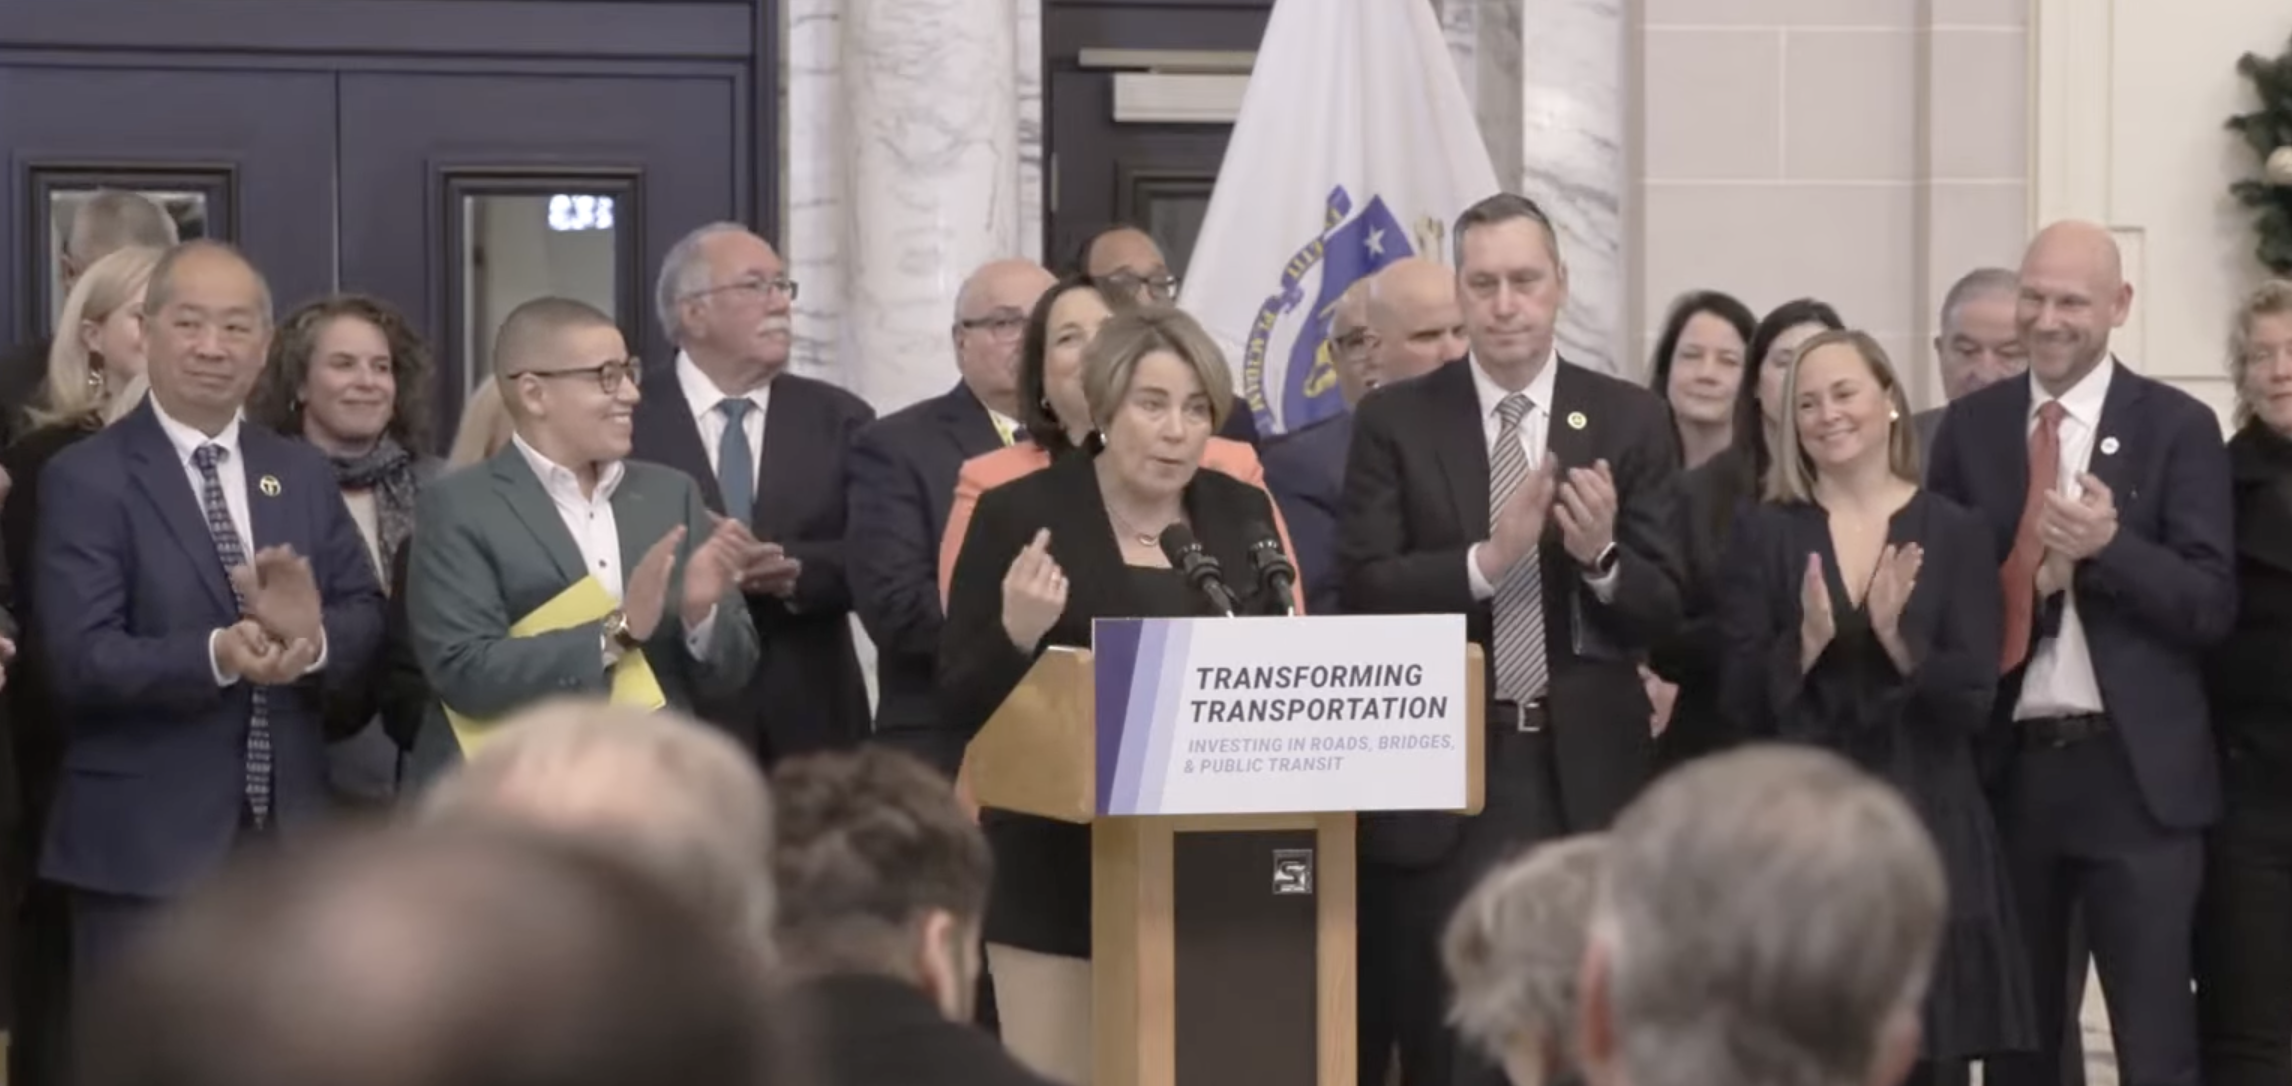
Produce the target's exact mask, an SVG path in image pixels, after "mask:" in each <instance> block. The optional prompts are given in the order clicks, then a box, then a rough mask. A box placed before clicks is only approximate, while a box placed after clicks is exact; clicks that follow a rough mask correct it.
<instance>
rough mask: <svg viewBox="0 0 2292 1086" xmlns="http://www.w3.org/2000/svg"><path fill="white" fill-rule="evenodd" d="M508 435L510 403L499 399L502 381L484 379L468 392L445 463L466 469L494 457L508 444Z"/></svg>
mask: <svg viewBox="0 0 2292 1086" xmlns="http://www.w3.org/2000/svg"><path fill="white" fill-rule="evenodd" d="M509 434H510V425H509V406H508V405H507V404H505V403H503V402H502V399H501V382H500V381H496V380H490V379H489V380H486V381H484V382H482V383H480V384H479V385H478V387H477V389H476V390H475V391H473V392H471V393H470V398H469V402H468V403H465V404H463V405H462V424H461V428H460V429H458V430H456V431H454V448H453V451H452V452H451V453H450V454H448V455H447V457H446V463H447V466H449V467H456V468H466V467H468V466H470V465H471V464H475V463H479V462H480V461H485V460H491V459H493V454H495V453H497V452H500V451H501V447H502V446H504V445H507V444H509Z"/></svg>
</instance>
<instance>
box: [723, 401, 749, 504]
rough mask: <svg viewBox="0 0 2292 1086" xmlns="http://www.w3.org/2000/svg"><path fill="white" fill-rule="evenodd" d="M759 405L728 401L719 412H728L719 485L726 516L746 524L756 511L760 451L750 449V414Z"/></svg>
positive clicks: (726, 413)
mask: <svg viewBox="0 0 2292 1086" xmlns="http://www.w3.org/2000/svg"><path fill="white" fill-rule="evenodd" d="M755 406H756V405H755V404H753V403H750V402H748V401H747V400H724V401H722V402H720V403H718V404H717V405H716V409H717V410H718V411H721V412H723V413H724V436H723V437H722V438H719V439H717V442H716V485H717V488H718V489H720V490H722V491H724V515H725V516H728V517H731V518H732V519H733V520H736V521H739V522H740V523H742V524H747V523H749V522H750V521H751V520H752V519H754V518H753V514H754V513H755V511H756V451H755V450H754V449H751V448H749V447H748V427H746V426H743V425H741V424H742V423H743V422H745V421H747V418H748V412H749V410H750V409H751V408H754V407H755Z"/></svg>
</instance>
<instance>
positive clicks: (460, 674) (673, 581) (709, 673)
mask: <svg viewBox="0 0 2292 1086" xmlns="http://www.w3.org/2000/svg"><path fill="white" fill-rule="evenodd" d="M493 366H494V373H495V375H496V376H495V380H498V381H500V382H501V393H502V397H501V398H502V403H503V405H504V406H505V407H506V408H507V409H508V412H509V417H510V423H511V426H512V428H513V431H514V433H513V435H512V436H511V439H510V443H509V446H508V447H507V448H504V449H502V450H501V451H500V452H499V453H496V454H495V455H494V457H493V458H492V459H491V460H488V461H486V462H485V463H483V464H480V465H477V466H474V467H472V468H470V469H469V470H467V471H460V472H455V473H453V474H451V475H448V476H446V477H445V478H443V479H440V480H438V481H437V482H434V483H432V484H430V486H429V487H427V488H425V489H424V490H423V491H422V495H421V498H420V501H419V502H418V504H417V505H416V509H415V516H414V522H415V523H416V524H419V525H421V530H420V531H418V532H415V533H414V538H413V542H412V543H411V544H410V546H411V548H412V550H411V557H410V558H409V559H408V564H407V578H406V607H407V616H408V619H409V623H408V625H409V626H410V627H411V629H412V631H413V640H414V654H415V656H416V657H417V658H418V659H419V660H420V661H421V665H422V674H423V675H424V676H425V677H426V678H428V680H429V682H430V688H431V689H432V690H433V691H435V692H436V693H437V697H438V700H439V701H440V702H442V703H443V705H444V706H451V707H452V708H453V709H454V711H456V712H458V713H461V714H463V715H464V716H466V717H469V718H471V719H474V720H480V721H483V720H494V719H499V718H501V717H503V716H505V715H508V714H510V713H513V712H515V711H517V710H519V709H523V708H526V707H527V706H529V705H531V704H533V703H535V702H538V701H542V700H545V699H547V698H550V697H554V696H559V695H592V696H597V697H603V696H606V695H607V694H608V693H610V692H612V691H613V689H614V688H615V673H616V672H617V671H619V670H621V665H622V664H623V663H624V661H625V660H626V659H627V658H628V657H629V656H631V655H633V654H637V653H642V654H643V663H644V665H645V667H646V668H648V669H649V670H650V671H651V673H652V675H653V677H654V679H655V680H656V681H657V682H658V683H659V685H660V693H661V696H662V698H663V700H664V702H665V707H666V708H670V709H675V710H679V711H689V710H690V708H691V707H692V706H693V704H695V702H696V701H698V700H699V699H701V698H702V697H704V696H707V695H709V694H712V693H713V694H719V695H721V694H723V693H725V692H728V691H732V690H736V689H738V688H739V686H740V684H741V683H742V682H744V681H746V679H747V677H748V675H749V674H750V673H751V672H752V671H754V670H755V667H756V660H757V646H756V631H755V628H754V627H753V626H752V625H750V623H749V619H748V611H747V608H746V607H745V606H743V604H742V601H741V598H740V591H739V586H738V583H737V577H738V571H737V569H736V562H737V561H738V558H739V556H740V554H741V551H742V546H743V543H742V540H741V535H740V529H739V527H738V526H737V525H732V524H728V523H721V522H718V521H717V520H716V518H714V517H713V516H712V515H711V514H710V512H709V510H708V507H707V506H706V505H704V504H702V502H701V496H700V488H699V487H698V486H697V485H695V484H694V483H693V481H692V480H691V479H689V478H687V477H685V475H684V474H683V473H681V472H678V471H675V470H673V469H670V468H665V467H661V466H659V465H657V464H648V463H644V462H642V461H637V460H631V459H629V448H630V430H631V415H632V412H633V409H634V408H635V407H636V405H637V404H638V402H639V401H640V400H641V398H642V395H641V393H640V392H639V391H638V382H639V378H640V377H641V376H642V375H643V371H642V370H641V369H640V367H639V365H638V363H637V361H636V360H635V359H633V358H630V357H629V349H628V345H627V343H626V341H624V340H623V339H622V337H621V330H620V329H619V328H617V327H615V326H614V324H613V321H612V318H610V317H607V316H606V315H605V314H603V313H601V312H599V311H598V310H597V309H595V308H594V307H592V306H590V305H588V304H587V303H584V302H578V301H573V300H571V299H567V298H539V299H536V300H534V301H530V302H527V303H525V304H524V305H521V306H518V307H517V308H516V309H513V310H511V311H510V314H509V316H508V317H507V318H506V319H505V320H503V321H502V325H501V332H500V333H499V335H498V336H497V337H496V338H495V340H494V350H493ZM586 578H594V579H595V580H596V581H597V585H598V587H599V588H601V589H602V590H603V591H604V593H605V594H606V595H608V596H610V597H611V598H612V601H613V608H612V610H611V611H610V612H608V613H607V614H606V615H604V616H603V617H602V618H601V619H594V620H590V621H585V622H582V623H579V624H578V625H574V626H570V627H565V628H561V629H554V630H546V631H542V632H539V633H535V634H533V635H532V636H528V637H516V636H512V635H511V630H512V629H513V628H514V627H515V626H516V625H517V624H518V623H520V622H522V621H523V620H525V619H526V618H527V617H528V616H530V615H533V614H535V613H536V612H538V611H541V610H542V608H543V607H544V606H545V605H547V604H549V603H550V602H551V601H553V600H556V599H557V598H558V597H559V596H560V595H561V594H563V593H564V592H566V591H567V590H568V589H572V588H575V587H577V586H578V585H579V584H580V583H581V582H582V581H583V580H584V579H586ZM463 753H464V751H463V750H462V748H461V745H460V742H459V740H458V739H457V737H456V735H455V733H454V729H453V728H452V727H451V726H449V724H448V722H447V720H446V717H445V714H444V712H443V710H442V708H439V709H433V710H432V711H431V713H430V716H429V719H428V720H426V721H424V722H423V725H422V731H421V734H420V735H419V736H418V737H417V738H416V740H415V743H414V751H413V757H412V762H413V764H414V767H415V773H416V775H417V776H420V777H424V778H427V777H433V776H435V775H436V774H437V773H438V772H440V771H441V770H443V769H445V768H446V767H448V766H451V765H453V764H455V763H457V762H459V761H460V760H461V757H462V755H463Z"/></svg>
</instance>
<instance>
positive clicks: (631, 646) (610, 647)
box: [604, 608, 644, 656]
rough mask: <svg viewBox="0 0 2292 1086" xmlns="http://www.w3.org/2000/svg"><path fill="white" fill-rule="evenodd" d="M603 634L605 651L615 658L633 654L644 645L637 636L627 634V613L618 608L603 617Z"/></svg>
mask: <svg viewBox="0 0 2292 1086" xmlns="http://www.w3.org/2000/svg"><path fill="white" fill-rule="evenodd" d="M604 633H605V651H606V652H609V653H612V654H613V655H615V656H619V655H621V654H623V653H626V652H633V651H635V650H636V649H637V648H638V647H639V646H641V645H643V644H644V642H642V641H639V640H638V639H637V635H635V634H633V633H630V632H629V616H628V613H627V612H625V611H622V610H620V609H619V608H614V609H613V611H612V613H610V614H607V615H606V616H605V622H604Z"/></svg>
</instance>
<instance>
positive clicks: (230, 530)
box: [191, 445, 271, 829]
mask: <svg viewBox="0 0 2292 1086" xmlns="http://www.w3.org/2000/svg"><path fill="white" fill-rule="evenodd" d="M230 454H231V452H230V450H229V449H226V448H224V447H222V446H221V445H201V446H199V447H198V448H197V449H195V450H192V453H191V463H192V464H194V465H196V466H197V467H198V469H199V504H200V505H202V506H204V507H205V508H206V513H207V533H208V534H209V535H212V536H214V537H215V557H217V558H220V559H222V560H223V573H224V576H226V577H228V576H229V575H230V572H231V571H232V570H234V569H237V568H239V567H240V566H243V565H246V564H247V547H246V544H245V543H244V542H243V541H242V540H240V539H239V529H238V528H236V527H234V526H233V525H232V524H231V507H230V506H229V505H227V504H225V503H224V501H223V480H222V477H221V476H219V475H217V474H216V473H215V465H216V464H217V463H219V462H221V461H222V460H223V459H224V458H225V457H227V456H229V455H230ZM231 598H232V599H233V600H236V601H237V602H238V604H239V613H241V614H245V613H246V610H247V601H246V599H245V598H244V597H242V596H240V595H239V587H238V586H237V585H232V586H231ZM251 693H252V694H253V707H252V708H253V711H252V712H251V713H250V714H249V715H248V718H247V756H246V773H247V784H246V788H247V811H248V813H249V814H251V815H252V816H253V817H254V822H255V828H256V829H262V828H263V827H265V826H268V825H269V824H270V821H271V699H270V690H269V689H268V688H266V687H261V686H257V687H254V688H253V690H252V691H251Z"/></svg>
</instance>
